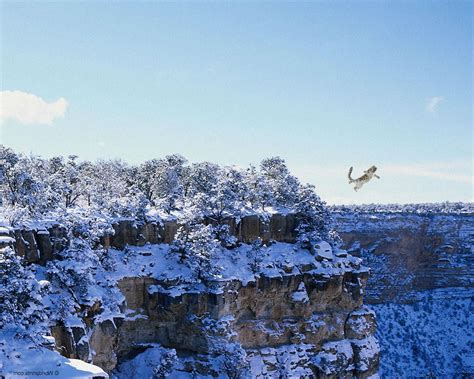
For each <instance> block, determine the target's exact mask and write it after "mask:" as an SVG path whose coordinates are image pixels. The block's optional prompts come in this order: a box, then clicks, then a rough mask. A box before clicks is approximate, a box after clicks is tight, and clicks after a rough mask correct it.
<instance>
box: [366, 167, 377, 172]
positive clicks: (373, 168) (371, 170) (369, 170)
mask: <svg viewBox="0 0 474 379" xmlns="http://www.w3.org/2000/svg"><path fill="white" fill-rule="evenodd" d="M375 171H377V167H375V166H372V167H371V168H369V169H368V170H367V172H371V173H374V172H375Z"/></svg>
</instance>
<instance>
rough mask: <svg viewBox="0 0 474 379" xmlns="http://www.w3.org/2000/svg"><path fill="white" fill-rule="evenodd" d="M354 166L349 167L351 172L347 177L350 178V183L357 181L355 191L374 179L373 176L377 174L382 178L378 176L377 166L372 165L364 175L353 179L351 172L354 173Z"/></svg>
mask: <svg viewBox="0 0 474 379" xmlns="http://www.w3.org/2000/svg"><path fill="white" fill-rule="evenodd" d="M352 170H353V167H351V168H350V169H349V174H348V175H347V177H348V178H349V184H352V183H355V186H354V191H358V190H360V189H361V188H362V186H363V185H364V184H365V183H368V182H370V181H371V180H372V178H373V177H374V176H375V177H376V178H377V179H380V176H378V175H377V174H376V173H375V171H377V167H375V166H372V167H370V168H369V169H367V170H365V171H364V175H362V176H361V177H360V178H357V179H352V178H351V174H352Z"/></svg>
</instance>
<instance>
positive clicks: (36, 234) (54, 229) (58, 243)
mask: <svg viewBox="0 0 474 379" xmlns="http://www.w3.org/2000/svg"><path fill="white" fill-rule="evenodd" d="M10 235H12V237H13V238H14V240H13V241H12V243H11V244H12V245H13V248H14V249H15V252H16V254H17V255H19V256H20V257H24V259H25V260H26V262H28V263H38V264H41V265H44V264H45V263H46V262H47V261H49V260H52V259H54V258H55V257H56V255H57V253H59V252H60V251H61V250H63V249H64V248H65V247H66V246H67V245H68V241H67V233H66V230H65V228H64V227H62V226H60V225H52V226H51V227H49V228H37V229H30V228H17V229H13V230H12V231H11V232H10Z"/></svg>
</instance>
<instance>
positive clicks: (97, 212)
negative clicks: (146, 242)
mask: <svg viewBox="0 0 474 379" xmlns="http://www.w3.org/2000/svg"><path fill="white" fill-rule="evenodd" d="M0 180H1V181H0V183H1V185H0V189H1V203H2V213H3V215H2V217H3V218H4V219H6V220H7V221H8V222H9V223H10V224H11V225H18V224H21V223H23V222H27V221H31V220H41V219H47V218H48V219H55V220H58V221H61V220H63V219H67V218H71V217H78V215H80V216H81V217H82V218H83V219H89V220H96V222H95V223H94V225H95V226H96V227H99V228H102V229H104V228H107V227H109V226H110V223H111V222H112V221H113V220H114V219H116V218H121V217H126V218H135V219H138V220H140V219H145V218H146V217H150V216H151V215H153V216H155V217H156V216H157V215H161V216H166V215H173V216H176V217H178V218H181V219H183V220H184V222H186V223H189V224H193V223H195V222H199V220H202V219H203V218H204V217H209V218H212V219H213V220H214V221H215V223H217V224H219V222H220V221H221V220H222V219H223V218H224V217H226V216H229V215H232V216H237V217H238V216H240V215H244V214H251V213H254V214H259V215H261V216H262V217H265V216H268V215H269V214H270V212H271V211H274V210H277V211H291V212H295V213H298V214H299V215H300V220H301V222H300V227H299V230H300V234H301V237H302V238H303V239H307V240H308V241H309V240H320V239H325V240H328V239H330V238H332V234H331V233H330V215H329V211H328V208H327V207H326V205H325V203H324V202H323V201H322V200H321V199H320V198H319V196H318V195H317V194H316V193H315V189H314V186H312V185H309V184H302V183H300V181H299V180H298V179H297V178H296V177H295V176H293V175H291V173H290V171H289V170H288V167H287V166H286V163H285V161H284V160H283V159H281V158H279V157H272V158H267V159H264V160H263V161H262V162H261V163H260V165H259V167H255V166H249V167H248V168H245V169H240V168H236V167H227V166H226V167H223V166H219V165H217V164H215V163H211V162H201V163H189V162H188V161H187V160H186V159H185V158H184V157H182V156H181V155H178V154H173V155H168V156H165V157H164V158H161V159H152V160H149V161H146V162H143V163H142V164H139V165H129V164H127V163H125V162H123V161H120V160H99V161H95V162H91V161H82V160H79V159H78V157H77V156H75V155H70V156H68V157H67V158H65V157H54V158H50V159H45V158H42V157H39V156H34V155H28V156H27V155H23V154H19V153H16V152H15V151H13V150H12V149H9V148H7V147H4V146H1V147H0ZM100 222H102V224H103V225H98V224H100ZM97 233H99V234H100V232H97Z"/></svg>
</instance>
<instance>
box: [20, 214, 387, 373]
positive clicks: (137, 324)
mask: <svg viewBox="0 0 474 379" xmlns="http://www.w3.org/2000/svg"><path fill="white" fill-rule="evenodd" d="M227 221H228V224H229V226H230V231H231V233H232V234H234V235H235V236H236V237H237V238H238V239H239V240H240V241H242V242H243V243H246V242H251V241H253V240H255V238H257V237H260V238H262V239H263V240H264V241H267V242H269V241H272V242H271V245H272V246H273V251H274V252H275V253H278V248H279V246H280V245H279V243H280V244H281V246H282V248H285V249H287V250H288V251H290V254H294V253H291V251H293V249H294V248H293V247H292V245H288V242H290V243H291V242H294V241H295V226H296V218H295V216H294V215H287V216H283V215H274V216H273V217H272V218H271V219H270V220H267V221H266V222H265V221H262V220H260V219H259V218H258V217H256V216H255V217H254V216H250V217H246V218H243V219H241V220H235V219H229V220H227ZM114 228H115V232H116V233H115V234H114V235H113V236H107V237H105V238H104V239H103V243H104V244H105V245H106V246H110V247H111V253H112V254H113V253H114V252H115V251H116V252H117V254H119V253H120V254H123V252H120V250H121V249H122V248H124V247H125V246H127V245H128V246H143V245H145V244H147V243H149V244H158V243H165V244H166V243H169V242H171V241H172V239H173V236H174V233H175V232H176V229H177V225H176V223H175V222H173V221H169V222H164V223H161V224H160V223H146V224H137V223H134V222H132V221H121V222H120V223H117V225H115V226H114ZM35 233H36V234H35ZM37 233H38V232H37V231H33V232H31V234H32V235H33V236H34V237H35V241H36V244H37V241H38V239H37V238H36V237H37V236H38V234H37ZM49 233H50V235H51V231H49ZM40 234H41V235H44V234H45V233H44V232H42V233H40ZM21 236H22V238H23V239H24V237H23V235H21ZM50 241H51V245H52V244H53V241H55V240H53V239H51V240H50ZM277 241H279V242H277ZM32 245H34V242H33V241H30V242H29V246H32ZM19 246H20V249H21V245H19V244H18V242H17V243H16V244H15V248H16V249H17V252H19V253H20V251H21V250H20V249H19ZM37 246H39V245H37ZM147 246H149V245H147ZM157 246H158V245H157ZM127 249H130V247H129V248H127ZM132 249H133V248H132ZM137 249H139V248H137ZM37 250H40V251H44V247H42V248H41V249H39V248H38V249H37ZM152 254H154V253H148V252H145V253H143V255H144V256H145V257H144V259H145V260H146V262H147V263H146V266H147V267H148V266H149V265H152V264H154V263H156V262H157V259H158V260H159V259H161V258H160V257H159V256H154V255H152ZM272 254H273V253H272ZM295 254H296V253H295ZM298 254H303V255H301V256H300V258H298V259H301V262H300V263H298V262H291V261H290V260H289V259H285V260H284V261H282V264H278V265H277V266H275V267H272V269H271V270H273V271H275V270H276V272H277V274H272V275H270V276H269V275H266V274H265V273H264V272H262V273H261V274H260V275H257V276H256V277H255V280H250V281H245V282H244V281H242V280H238V279H235V278H228V279H226V278H223V279H222V280H219V281H216V282H209V283H207V285H206V286H202V285H201V286H200V287H199V286H198V287H195V288H192V289H189V288H187V289H185V290H183V289H180V290H179V291H177V290H176V288H177V287H176V284H177V283H176V281H173V280H163V279H158V278H157V277H156V276H154V275H151V274H146V273H145V274H140V275H138V274H137V275H128V276H125V277H123V278H120V279H119V280H118V281H117V284H116V285H117V287H118V288H119V290H120V291H121V293H122V294H123V296H124V301H123V303H122V305H121V313H120V314H115V315H112V316H110V317H107V318H106V319H104V317H97V318H96V317H95V316H97V315H100V314H101V312H102V310H101V305H100V303H98V304H96V305H95V306H93V307H92V308H91V309H89V311H88V316H86V317H84V319H83V326H82V327H80V326H79V327H78V326H68V325H65V326H63V325H58V326H56V327H53V329H52V334H53V336H54V337H55V340H56V347H57V349H58V351H60V352H61V353H62V354H64V355H65V356H68V357H74V358H80V359H83V360H90V361H92V363H94V364H95V365H98V366H100V367H102V368H103V369H105V370H106V371H109V372H110V371H112V370H114V369H115V368H116V367H117V366H118V365H120V364H121V363H123V362H126V361H128V360H130V359H133V358H134V357H135V356H136V355H137V354H140V353H141V352H143V351H144V350H146V349H147V348H149V347H151V346H153V345H154V344H160V345H161V346H163V347H165V348H168V349H175V350H176V351H177V353H178V356H179V357H180V359H181V360H186V359H188V358H189V357H193V359H192V360H191V361H189V359H188V360H187V361H186V362H187V363H186V364H183V365H181V366H180V368H179V370H180V371H179V372H181V373H182V375H191V373H193V372H194V373H198V374H200V375H210V376H213V377H222V376H224V377H225V376H226V375H227V376H228V377H232V375H231V374H230V373H227V372H223V371H222V368H221V369H216V366H215V364H213V363H212V361H213V360H214V359H217V358H218V357H222V356H223V354H224V355H225V354H230V353H229V352H226V350H225V349H226V348H225V346H229V345H231V344H237V345H238V346H241V347H242V348H243V349H244V350H243V351H244V353H245V355H246V356H247V358H246V360H247V362H248V364H249V365H250V367H249V368H248V370H249V371H247V374H246V375H247V376H245V377H248V376H250V377H259V378H279V377H281V376H282V375H283V377H287V376H289V377H307V378H311V377H313V378H340V377H344V378H352V377H358V378H366V377H370V376H372V375H374V374H376V373H377V369H378V362H379V348H378V343H377V340H376V338H375V335H374V334H375V330H376V320H375V314H374V313H373V311H371V310H369V309H368V308H366V307H365V306H364V304H363V294H364V288H365V284H366V281H367V279H368V277H369V271H368V269H367V268H366V267H363V266H361V265H360V260H358V259H357V258H353V257H351V256H350V255H349V256H347V254H346V253H345V252H343V251H339V252H335V255H334V256H332V253H331V256H330V257H326V256H323V255H322V256H319V257H318V256H313V255H311V253H310V252H306V253H298ZM305 254H306V255H305ZM25 255H26V253H25ZM39 256H40V259H41V257H42V254H41V253H40V254H39ZM53 256H54V253H53ZM291 256H292V255H289V257H291ZM301 257H302V258H301ZM38 262H39V263H41V262H40V261H38ZM130 264H137V263H130ZM238 265H239V264H238V263H237V264H236V267H237V266H238ZM269 267H270V266H269ZM136 271H139V272H142V271H140V270H138V269H137V270H136ZM222 349H224V350H222ZM230 356H231V359H232V356H233V355H232V354H230ZM235 359H236V358H235Z"/></svg>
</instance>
